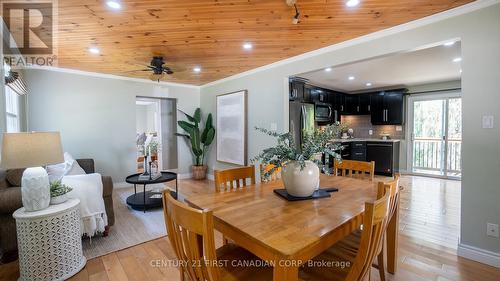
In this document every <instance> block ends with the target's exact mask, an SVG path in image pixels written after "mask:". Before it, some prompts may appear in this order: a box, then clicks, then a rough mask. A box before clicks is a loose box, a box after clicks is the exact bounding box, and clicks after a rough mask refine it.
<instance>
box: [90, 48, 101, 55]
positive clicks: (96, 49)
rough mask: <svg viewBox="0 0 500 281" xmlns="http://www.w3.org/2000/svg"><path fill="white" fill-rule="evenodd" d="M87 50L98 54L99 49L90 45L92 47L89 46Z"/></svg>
mask: <svg viewBox="0 0 500 281" xmlns="http://www.w3.org/2000/svg"><path fill="white" fill-rule="evenodd" d="M89 52H90V53H91V54H94V55H98V54H99V53H100V52H101V51H100V50H99V49H98V48H96V47H92V48H89Z"/></svg>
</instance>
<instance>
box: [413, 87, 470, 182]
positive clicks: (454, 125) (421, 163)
mask: <svg viewBox="0 0 500 281" xmlns="http://www.w3.org/2000/svg"><path fill="white" fill-rule="evenodd" d="M409 110H410V124H409V125H410V126H409V128H410V136H411V141H410V151H409V152H410V153H409V155H410V158H409V159H410V166H411V172H412V173H415V174H426V175H434V176H441V177H450V178H460V177H461V169H462V167H461V160H462V158H461V149H462V99H461V98H460V96H459V93H453V94H447V95H425V96H416V97H410V99H409Z"/></svg>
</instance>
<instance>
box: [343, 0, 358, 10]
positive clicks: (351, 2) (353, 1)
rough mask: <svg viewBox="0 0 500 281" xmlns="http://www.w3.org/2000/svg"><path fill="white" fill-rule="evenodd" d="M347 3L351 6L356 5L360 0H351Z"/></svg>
mask: <svg viewBox="0 0 500 281" xmlns="http://www.w3.org/2000/svg"><path fill="white" fill-rule="evenodd" d="M345 5H346V6H347V7H349V8H352V7H356V6H358V5H359V0H349V1H347V2H346V3H345Z"/></svg>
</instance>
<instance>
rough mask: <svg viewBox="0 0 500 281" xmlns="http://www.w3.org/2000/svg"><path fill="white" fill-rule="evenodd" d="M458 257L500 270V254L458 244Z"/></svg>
mask: <svg viewBox="0 0 500 281" xmlns="http://www.w3.org/2000/svg"><path fill="white" fill-rule="evenodd" d="M457 254H458V256H460V257H463V258H466V259H469V260H473V261H477V262H480V263H484V264H487V265H491V266H494V267H496V268H500V254H499V253H495V252H491V251H488V250H484V249H481V248H477V247H473V246H469V245H465V244H462V243H459V244H458V251H457Z"/></svg>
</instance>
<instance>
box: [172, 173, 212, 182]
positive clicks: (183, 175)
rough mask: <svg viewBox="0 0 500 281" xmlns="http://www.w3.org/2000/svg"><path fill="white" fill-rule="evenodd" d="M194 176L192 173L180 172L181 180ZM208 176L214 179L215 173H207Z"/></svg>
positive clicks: (179, 177)
mask: <svg viewBox="0 0 500 281" xmlns="http://www.w3.org/2000/svg"><path fill="white" fill-rule="evenodd" d="M192 177H193V174H192V173H187V174H178V179H180V180H185V179H190V178H192ZM207 178H208V179H209V180H214V175H213V174H207Z"/></svg>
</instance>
